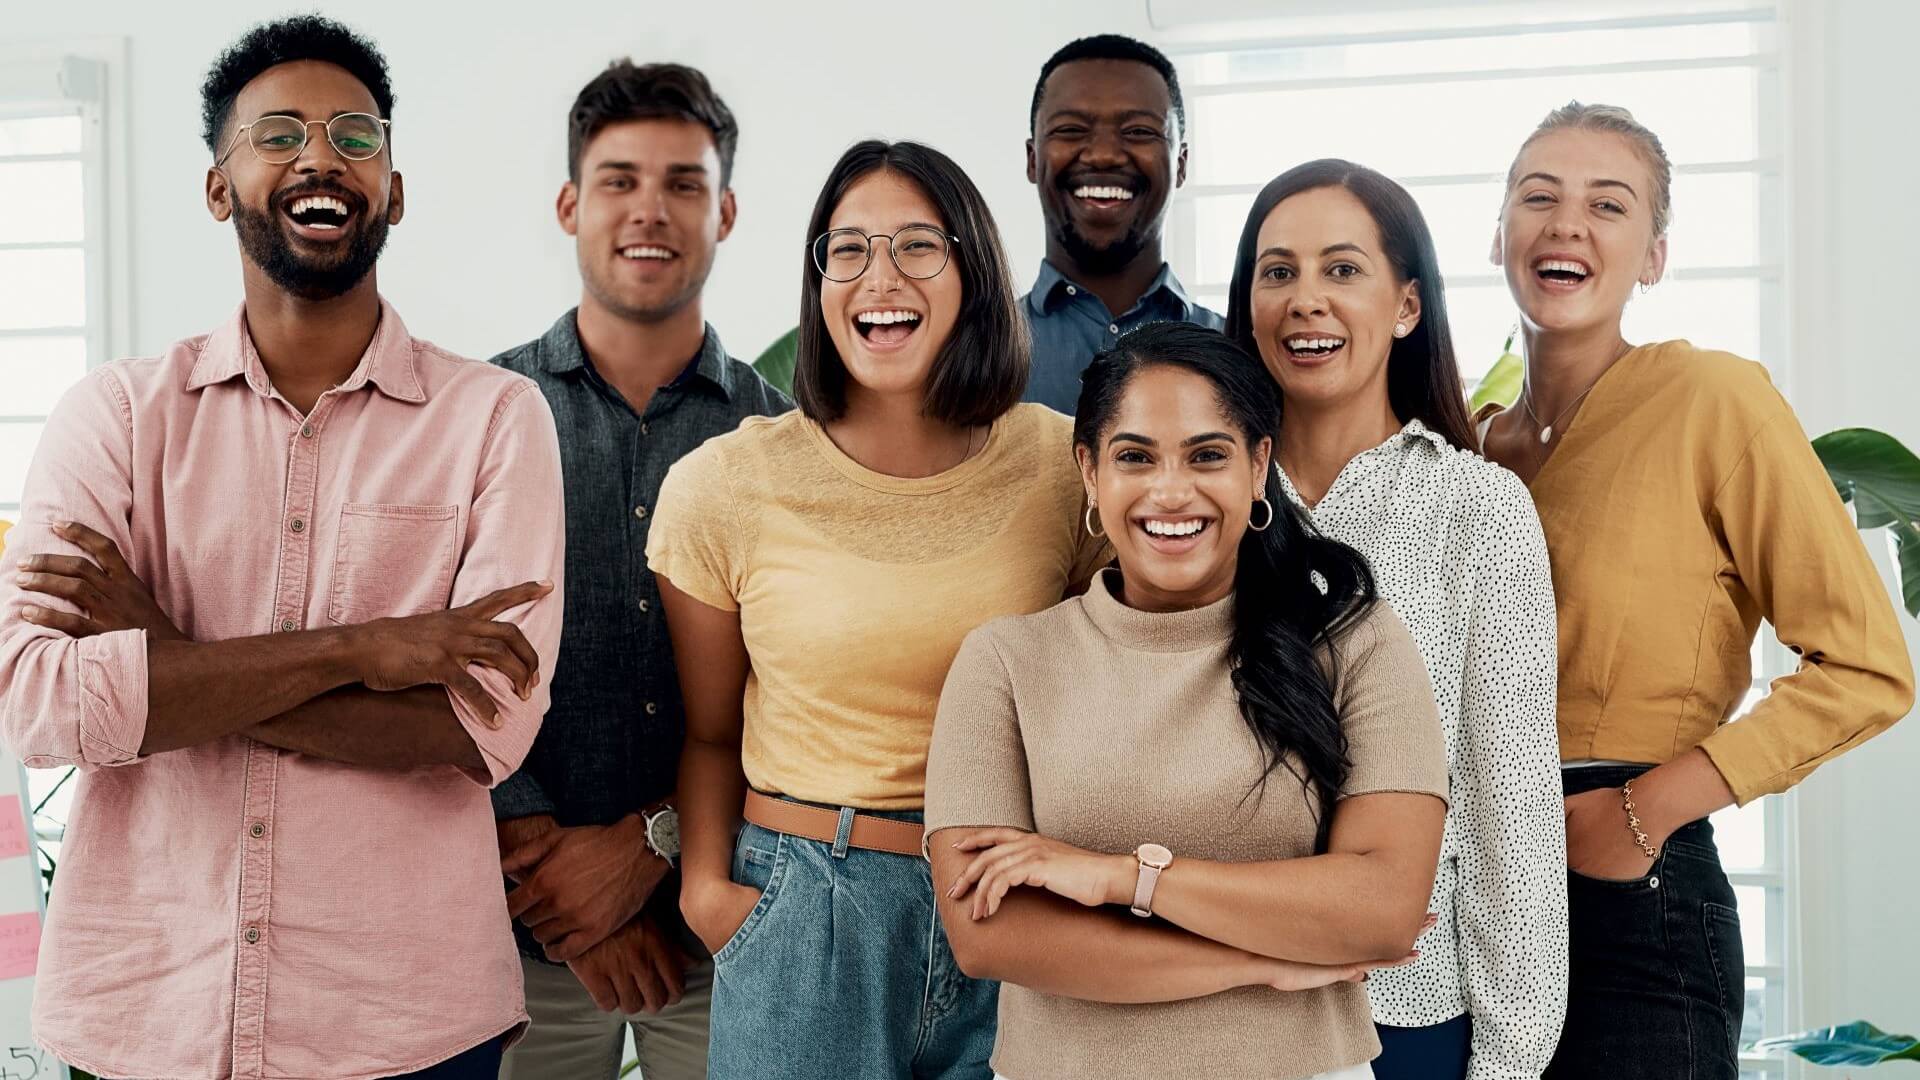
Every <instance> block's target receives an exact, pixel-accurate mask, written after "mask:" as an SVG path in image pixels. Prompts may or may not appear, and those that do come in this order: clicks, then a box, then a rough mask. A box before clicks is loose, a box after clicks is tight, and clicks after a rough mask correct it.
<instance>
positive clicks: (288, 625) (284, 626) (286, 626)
mask: <svg viewBox="0 0 1920 1080" xmlns="http://www.w3.org/2000/svg"><path fill="white" fill-rule="evenodd" d="M293 626H294V623H293V620H292V619H282V620H280V629H281V630H283V631H285V632H286V633H289V634H291V633H293Z"/></svg>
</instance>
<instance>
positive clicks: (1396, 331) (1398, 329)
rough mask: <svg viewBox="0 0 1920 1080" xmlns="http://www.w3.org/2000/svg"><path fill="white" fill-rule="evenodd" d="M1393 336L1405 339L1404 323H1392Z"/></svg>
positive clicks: (1405, 327) (1405, 329)
mask: <svg viewBox="0 0 1920 1080" xmlns="http://www.w3.org/2000/svg"><path fill="white" fill-rule="evenodd" d="M1393 336H1394V337H1406V336H1407V324H1406V323H1403V322H1397V323H1394V324H1393Z"/></svg>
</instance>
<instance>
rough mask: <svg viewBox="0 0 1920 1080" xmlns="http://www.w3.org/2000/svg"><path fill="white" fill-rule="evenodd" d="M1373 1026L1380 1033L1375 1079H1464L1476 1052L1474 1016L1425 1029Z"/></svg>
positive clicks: (1463, 1016)
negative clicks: (1469, 1061) (1471, 1057)
mask: <svg viewBox="0 0 1920 1080" xmlns="http://www.w3.org/2000/svg"><path fill="white" fill-rule="evenodd" d="M1373 1026H1374V1030H1376V1031H1378V1032H1379V1033H1380V1056H1379V1057H1377V1058H1374V1059H1373V1080H1465V1077H1466V1075H1467V1058H1468V1056H1469V1055H1470V1054H1471V1053H1472V1051H1473V1018H1472V1017H1471V1016H1466V1015H1461V1016H1456V1017H1454V1018H1453V1019H1451V1020H1448V1021H1445V1022H1444V1023H1439V1024H1429V1025H1427V1026H1426V1027H1393V1026H1391V1025H1388V1024H1375V1025H1373Z"/></svg>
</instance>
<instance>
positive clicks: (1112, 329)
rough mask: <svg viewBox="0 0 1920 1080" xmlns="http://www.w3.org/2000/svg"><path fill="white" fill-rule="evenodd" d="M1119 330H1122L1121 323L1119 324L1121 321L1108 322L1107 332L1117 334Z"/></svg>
mask: <svg viewBox="0 0 1920 1080" xmlns="http://www.w3.org/2000/svg"><path fill="white" fill-rule="evenodd" d="M1119 332H1120V324H1119V323H1108V324H1107V333H1109V334H1117V333H1119Z"/></svg>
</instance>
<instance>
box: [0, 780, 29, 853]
mask: <svg viewBox="0 0 1920 1080" xmlns="http://www.w3.org/2000/svg"><path fill="white" fill-rule="evenodd" d="M26 853H27V819H26V816H25V815H23V814H22V813H21V812H20V796H18V795H5V796H0V859H11V858H13V857H14V856H15V855H25V854H26Z"/></svg>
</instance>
